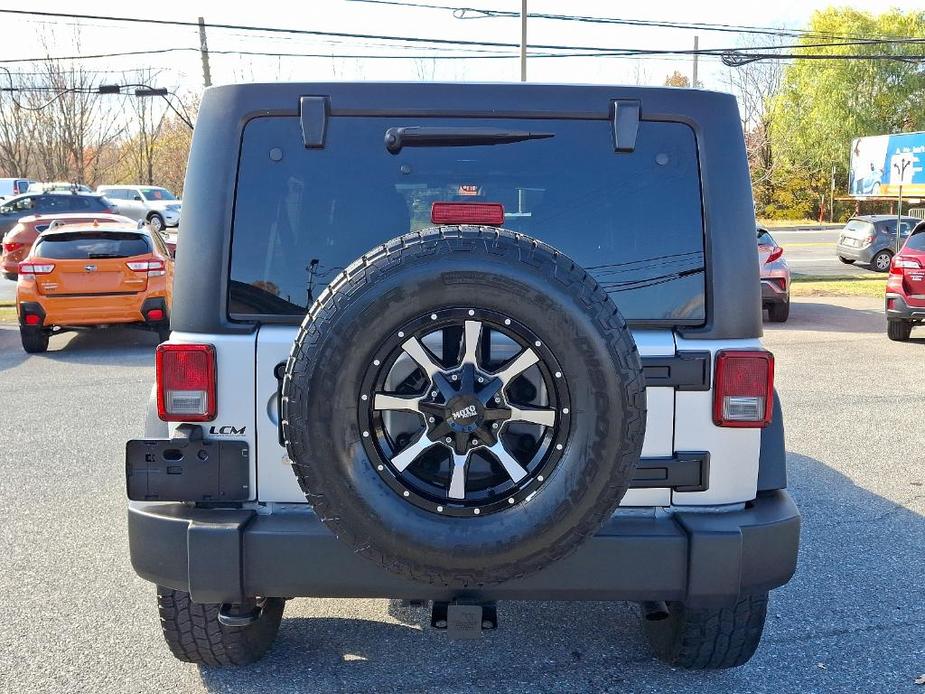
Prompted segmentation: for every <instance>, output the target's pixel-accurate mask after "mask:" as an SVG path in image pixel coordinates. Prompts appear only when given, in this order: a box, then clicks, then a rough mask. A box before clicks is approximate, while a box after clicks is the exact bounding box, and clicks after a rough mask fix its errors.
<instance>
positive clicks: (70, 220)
mask: <svg viewBox="0 0 925 694" xmlns="http://www.w3.org/2000/svg"><path fill="white" fill-rule="evenodd" d="M131 221H132V220H131V219H129V218H128V217H123V216H121V215H117V214H107V213H104V212H100V213H97V214H79V213H74V212H66V213H63V214H33V215H29V216H28V217H23V218H22V219H20V220H19V221H18V222H17V223H16V226H14V227H13V228H12V229H10V230H9V231H8V232H6V235H5V236H4V237H3V252H2V253H0V271H2V272H3V276H4V277H6V278H7V279H8V280H15V279H16V273H18V272H19V270H18V268H19V263H20V262H22V260H23V258H25V257H26V255H28V253H29V249H31V248H32V244H33V243H35V240H36V239H37V238H38V237H39V234H41V233H42V232H43V231H45V230H46V229H49V228H50V227H51V226H52V224H55V223H57V224H80V223H82V222H99V223H101V224H102V223H104V222H124V223H126V224H127V223H130V222H131Z"/></svg>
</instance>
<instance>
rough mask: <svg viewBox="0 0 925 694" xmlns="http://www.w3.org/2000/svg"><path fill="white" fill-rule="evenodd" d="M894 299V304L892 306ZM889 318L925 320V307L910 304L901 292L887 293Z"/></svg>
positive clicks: (887, 313)
mask: <svg viewBox="0 0 925 694" xmlns="http://www.w3.org/2000/svg"><path fill="white" fill-rule="evenodd" d="M891 300H892V302H893V305H892V307H891V306H890V301H891ZM886 317H887V320H890V319H892V320H911V321H925V307H921V306H909V304H907V303H906V300H905V298H904V297H903V296H902V295H901V294H887V295H886Z"/></svg>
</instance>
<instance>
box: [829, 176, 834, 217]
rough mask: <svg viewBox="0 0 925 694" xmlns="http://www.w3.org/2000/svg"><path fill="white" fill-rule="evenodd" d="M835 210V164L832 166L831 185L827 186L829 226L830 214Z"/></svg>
mask: <svg viewBox="0 0 925 694" xmlns="http://www.w3.org/2000/svg"><path fill="white" fill-rule="evenodd" d="M834 210H835V164H832V183H831V185H830V186H829V224H831V223H832V212H833V211H834Z"/></svg>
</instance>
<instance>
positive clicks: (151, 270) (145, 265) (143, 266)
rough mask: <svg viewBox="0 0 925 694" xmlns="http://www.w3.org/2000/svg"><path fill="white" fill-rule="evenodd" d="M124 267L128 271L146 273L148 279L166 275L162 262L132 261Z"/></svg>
mask: <svg viewBox="0 0 925 694" xmlns="http://www.w3.org/2000/svg"><path fill="white" fill-rule="evenodd" d="M126 265H128V269H129V270H134V271H135V272H147V273H148V277H161V276H163V275H165V274H166V273H167V271H166V270H165V269H164V268H165V267H166V265H164V261H163V260H133V261H131V262H129V263H126Z"/></svg>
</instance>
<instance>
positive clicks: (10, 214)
mask: <svg viewBox="0 0 925 694" xmlns="http://www.w3.org/2000/svg"><path fill="white" fill-rule="evenodd" d="M62 212H108V213H112V214H114V213H115V210H113V208H112V205H111V203H110V202H109V200H107V199H106V198H105V197H103V196H102V195H93V194H85V193H64V192H56V193H28V194H26V195H19V196H17V197H15V198H10V199H9V200H6V201H4V202H3V204H2V205H0V238H2V237H3V235H4V234H5V233H6V232H8V231H9V230H10V229H12V228H13V227H14V226H16V223H17V222H18V221H19V220H20V219H21V218H22V217H28V216H29V215H34V214H60V213H62Z"/></svg>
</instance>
